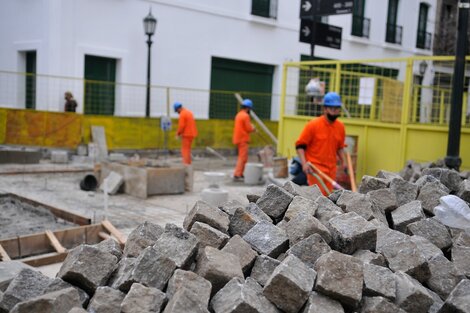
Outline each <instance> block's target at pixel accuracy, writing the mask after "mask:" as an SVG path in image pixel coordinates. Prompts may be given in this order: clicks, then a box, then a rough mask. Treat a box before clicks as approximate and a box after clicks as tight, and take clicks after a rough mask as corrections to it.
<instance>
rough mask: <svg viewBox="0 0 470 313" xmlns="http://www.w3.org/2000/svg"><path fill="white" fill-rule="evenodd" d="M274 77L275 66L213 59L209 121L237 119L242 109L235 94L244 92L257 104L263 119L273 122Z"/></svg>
mask: <svg viewBox="0 0 470 313" xmlns="http://www.w3.org/2000/svg"><path fill="white" fill-rule="evenodd" d="M273 73H274V66H272V65H267V64H260V63H252V62H243V61H236V60H230V59H223V58H216V57H213V58H212V69H211V94H210V103H209V117H210V118H217V119H233V118H234V117H235V115H236V114H237V112H238V108H239V106H238V103H237V100H236V99H235V97H234V93H235V92H240V93H241V94H242V96H243V97H244V98H250V99H251V100H253V104H254V111H255V112H256V114H257V115H258V116H259V117H260V118H262V119H269V118H270V117H271V98H272V82H273Z"/></svg>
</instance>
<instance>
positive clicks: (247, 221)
mask: <svg viewBox="0 0 470 313" xmlns="http://www.w3.org/2000/svg"><path fill="white" fill-rule="evenodd" d="M255 205H256V204H255ZM257 222H258V219H257V218H256V216H254V215H252V214H250V213H248V212H247V211H246V210H245V209H244V208H236V209H235V211H234V212H233V214H232V215H231V216H230V226H229V234H230V235H231V236H235V235H240V236H244V235H245V234H246V233H247V232H248V231H249V230H250V229H251V228H252V227H253V226H255V225H256V223H257Z"/></svg>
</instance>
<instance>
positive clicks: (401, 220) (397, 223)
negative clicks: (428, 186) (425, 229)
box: [392, 200, 426, 233]
mask: <svg viewBox="0 0 470 313" xmlns="http://www.w3.org/2000/svg"><path fill="white" fill-rule="evenodd" d="M424 218H426V216H425V215H424V212H423V208H422V206H421V201H418V200H415V201H411V202H409V203H407V204H404V205H402V206H400V207H398V208H397V209H396V210H395V211H393V212H392V221H393V228H394V229H396V230H398V231H401V232H403V233H404V232H405V231H406V226H407V225H408V224H411V223H413V222H416V221H419V220H422V219H424Z"/></svg>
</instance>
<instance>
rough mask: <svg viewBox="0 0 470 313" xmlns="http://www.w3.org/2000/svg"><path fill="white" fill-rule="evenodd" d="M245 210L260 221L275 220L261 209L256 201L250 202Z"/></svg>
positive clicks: (270, 221)
mask: <svg viewBox="0 0 470 313" xmlns="http://www.w3.org/2000/svg"><path fill="white" fill-rule="evenodd" d="M245 210H246V211H247V212H248V213H250V214H251V215H252V216H253V217H254V218H255V220H257V221H258V222H260V221H266V222H269V223H272V222H273V220H272V219H271V218H270V217H269V216H268V215H267V214H266V213H264V212H263V210H261V209H260V208H259V206H258V205H257V204H256V203H249V204H248V205H247V206H246V207H245Z"/></svg>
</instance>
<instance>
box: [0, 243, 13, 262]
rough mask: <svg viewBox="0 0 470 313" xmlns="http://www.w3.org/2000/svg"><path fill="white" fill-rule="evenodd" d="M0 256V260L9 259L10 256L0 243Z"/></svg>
mask: <svg viewBox="0 0 470 313" xmlns="http://www.w3.org/2000/svg"><path fill="white" fill-rule="evenodd" d="M0 257H1V260H2V261H11V259H10V256H9V255H8V253H7V252H6V251H5V249H3V247H2V245H0Z"/></svg>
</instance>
